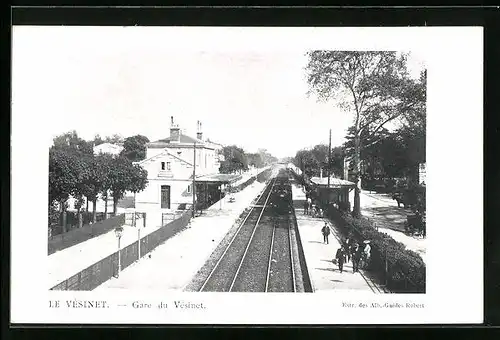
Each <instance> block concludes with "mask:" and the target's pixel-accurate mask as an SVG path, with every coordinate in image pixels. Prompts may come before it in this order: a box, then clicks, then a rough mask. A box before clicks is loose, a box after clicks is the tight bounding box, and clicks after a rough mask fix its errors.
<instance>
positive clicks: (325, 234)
mask: <svg viewBox="0 0 500 340" xmlns="http://www.w3.org/2000/svg"><path fill="white" fill-rule="evenodd" d="M321 233H322V234H323V243H326V244H328V235H330V228H329V227H328V224H327V223H326V222H325V225H324V226H323V228H321Z"/></svg>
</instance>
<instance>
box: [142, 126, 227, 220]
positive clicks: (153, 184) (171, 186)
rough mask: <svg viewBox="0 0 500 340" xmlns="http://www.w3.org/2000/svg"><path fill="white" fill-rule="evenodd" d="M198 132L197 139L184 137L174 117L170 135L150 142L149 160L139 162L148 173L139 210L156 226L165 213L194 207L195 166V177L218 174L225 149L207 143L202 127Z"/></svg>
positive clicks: (148, 147)
mask: <svg viewBox="0 0 500 340" xmlns="http://www.w3.org/2000/svg"><path fill="white" fill-rule="evenodd" d="M198 129H199V130H198V133H197V136H196V137H197V138H193V137H190V136H187V135H184V134H182V133H181V130H180V128H179V126H178V124H175V123H174V122H173V117H172V123H171V127H170V136H169V137H168V138H165V139H161V140H158V141H155V142H152V143H148V144H147V145H146V147H147V149H146V159H144V160H143V161H141V162H138V163H137V164H139V165H141V166H142V167H143V168H144V169H145V170H147V172H148V185H147V186H146V188H145V189H144V190H143V191H141V192H139V193H137V194H136V198H135V201H136V209H137V211H140V212H146V213H147V215H148V217H147V220H149V221H150V222H151V220H152V219H153V221H154V223H155V226H156V225H158V226H159V225H160V224H161V221H162V219H161V216H162V214H163V213H171V212H173V211H175V210H177V209H179V208H181V207H182V206H185V205H187V204H189V205H191V204H192V202H193V188H192V184H193V165H194V163H196V171H195V173H196V178H198V177H203V176H206V175H211V174H217V173H219V167H220V161H219V157H218V155H219V150H220V149H221V148H222V146H221V145H219V144H215V143H209V142H205V141H204V140H203V134H202V132H201V125H199V126H198ZM195 145H196V151H195ZM195 154H196V161H195V159H194V157H195ZM149 216H151V218H150V217H149ZM148 224H149V223H148Z"/></svg>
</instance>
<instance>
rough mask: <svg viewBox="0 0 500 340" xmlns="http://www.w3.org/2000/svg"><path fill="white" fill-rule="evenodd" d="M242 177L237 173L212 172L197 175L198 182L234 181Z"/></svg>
mask: <svg viewBox="0 0 500 340" xmlns="http://www.w3.org/2000/svg"><path fill="white" fill-rule="evenodd" d="M240 178H241V175H236V174H210V175H204V176H200V177H196V182H212V183H233V182H236V181H237V180H238V179H240Z"/></svg>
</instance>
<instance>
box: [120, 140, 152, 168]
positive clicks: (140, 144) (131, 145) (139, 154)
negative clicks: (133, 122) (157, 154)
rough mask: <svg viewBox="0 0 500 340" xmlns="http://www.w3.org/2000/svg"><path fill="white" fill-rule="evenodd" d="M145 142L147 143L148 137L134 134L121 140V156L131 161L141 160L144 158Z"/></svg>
mask: <svg viewBox="0 0 500 340" xmlns="http://www.w3.org/2000/svg"><path fill="white" fill-rule="evenodd" d="M146 143H149V139H148V137H145V136H142V135H136V136H132V137H128V138H126V139H125V141H124V142H123V150H122V154H123V156H125V157H127V158H128V159H130V160H131V161H132V162H137V161H141V160H143V159H145V158H146Z"/></svg>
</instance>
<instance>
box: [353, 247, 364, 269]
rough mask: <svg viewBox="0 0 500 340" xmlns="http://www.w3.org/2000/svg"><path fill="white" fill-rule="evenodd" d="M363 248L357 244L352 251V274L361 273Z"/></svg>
mask: <svg viewBox="0 0 500 340" xmlns="http://www.w3.org/2000/svg"><path fill="white" fill-rule="evenodd" d="M361 253H362V250H361V247H360V246H359V244H357V243H356V244H355V245H354V247H353V250H352V272H353V273H355V272H358V271H359V261H360V260H361Z"/></svg>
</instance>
